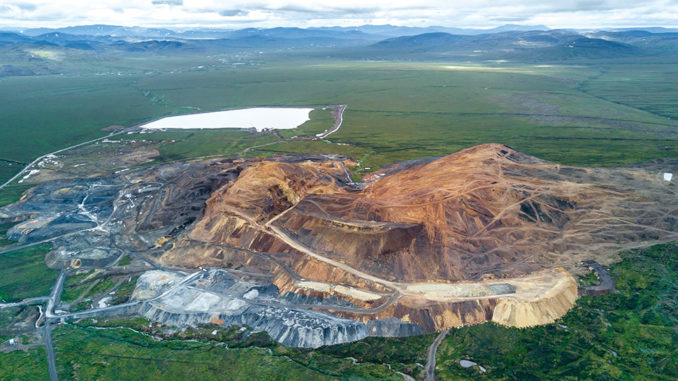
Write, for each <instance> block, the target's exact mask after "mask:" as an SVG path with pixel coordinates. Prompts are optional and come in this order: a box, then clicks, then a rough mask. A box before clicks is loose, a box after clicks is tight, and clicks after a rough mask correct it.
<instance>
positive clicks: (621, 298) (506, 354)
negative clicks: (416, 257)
mask: <svg viewBox="0 0 678 381" xmlns="http://www.w3.org/2000/svg"><path fill="white" fill-rule="evenodd" d="M621 257H622V259H623V261H622V262H620V263H617V264H615V265H613V266H612V269H611V274H612V276H613V277H614V278H615V281H616V282H617V289H618V290H619V292H618V293H610V294H606V295H603V296H598V297H589V296H584V297H582V298H580V299H579V301H578V302H577V306H576V307H575V308H574V309H572V310H571V311H570V312H569V313H568V314H567V315H566V316H564V317H563V318H562V319H560V320H559V321H558V322H557V324H549V325H546V326H541V327H534V328H529V329H515V328H505V327H501V326H497V325H494V324H483V325H478V326H470V327H464V328H461V329H453V330H451V331H450V333H449V334H448V336H447V337H446V339H445V340H444V341H443V342H442V344H441V345H440V347H439V349H438V362H437V365H438V370H437V372H436V376H439V377H440V378H441V379H444V380H448V379H449V380H453V379H454V380H457V379H520V380H539V379H573V380H574V379H580V380H581V379H597V380H601V379H625V380H657V379H669V380H673V379H677V378H678V365H677V364H678V352H676V348H678V331H677V329H676V328H677V327H678V306H677V305H676V300H678V246H676V245H675V244H664V245H657V246H653V247H650V248H648V249H643V250H634V251H630V252H625V253H622V254H621ZM461 360H472V361H474V362H476V363H478V365H480V366H482V367H484V368H485V369H486V370H487V372H486V373H481V372H480V369H479V367H477V366H474V367H469V368H462V367H461V366H460V361H461Z"/></svg>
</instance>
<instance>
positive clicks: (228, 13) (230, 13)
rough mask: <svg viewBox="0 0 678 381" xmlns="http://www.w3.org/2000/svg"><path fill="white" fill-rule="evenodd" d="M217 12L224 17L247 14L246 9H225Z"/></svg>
mask: <svg viewBox="0 0 678 381" xmlns="http://www.w3.org/2000/svg"><path fill="white" fill-rule="evenodd" d="M219 14H220V15H222V16H224V17H234V16H245V15H247V11H243V10H241V9H226V10H223V11H219Z"/></svg>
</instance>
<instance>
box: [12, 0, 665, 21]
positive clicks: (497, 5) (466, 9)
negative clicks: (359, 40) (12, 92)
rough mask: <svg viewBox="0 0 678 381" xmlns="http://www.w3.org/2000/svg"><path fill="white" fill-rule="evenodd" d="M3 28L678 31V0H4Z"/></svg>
mask: <svg viewBox="0 0 678 381" xmlns="http://www.w3.org/2000/svg"><path fill="white" fill-rule="evenodd" d="M0 1H1V2H2V4H1V5H0V26H3V25H4V26H13V27H22V28H25V27H35V26H67V25H84V24H98V23H105V24H118V25H140V26H176V27H182V26H218V27H230V26H233V27H238V28H240V27H242V26H243V25H246V26H254V27H274V26H299V27H307V26H333V25H339V26H355V25H361V24H394V25H408V26H428V25H442V26H449V27H494V26H498V25H500V24H501V23H507V22H511V23H521V24H545V25H548V26H551V27H554V28H568V27H571V28H582V27H583V28H599V27H616V26H648V25H656V26H669V27H670V26H673V27H675V26H678V0H644V1H643V2H639V1H628V0H551V1H543V0H474V1H468V0H419V1H417V2H416V4H414V5H413V3H414V2H413V1H411V0H389V1H388V2H385V1H383V0H341V1H337V0H255V1H246V0H229V1H223V0H135V1H130V0H97V1H86V2H85V1H82V0H16V1H13V0H0ZM248 24H249V25H248Z"/></svg>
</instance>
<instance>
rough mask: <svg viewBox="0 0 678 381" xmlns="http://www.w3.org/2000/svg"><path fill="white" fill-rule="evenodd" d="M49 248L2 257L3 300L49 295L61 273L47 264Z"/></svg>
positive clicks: (0, 296) (0, 298) (0, 284)
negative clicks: (46, 255) (46, 257)
mask: <svg viewBox="0 0 678 381" xmlns="http://www.w3.org/2000/svg"><path fill="white" fill-rule="evenodd" d="M50 250H51V247H50V245H39V246H33V247H29V248H26V249H21V250H17V251H12V252H9V253H5V254H0V301H5V302H16V301H20V300H22V299H26V298H31V297H36V296H47V295H49V292H50V289H51V287H52V285H53V284H54V281H56V278H57V276H58V275H59V273H58V272H57V271H55V270H52V269H50V268H48V267H47V265H45V254H47V252H49V251H50Z"/></svg>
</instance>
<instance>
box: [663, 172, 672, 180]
mask: <svg viewBox="0 0 678 381" xmlns="http://www.w3.org/2000/svg"><path fill="white" fill-rule="evenodd" d="M672 178H673V173H670V172H664V181H671V179H672Z"/></svg>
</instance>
